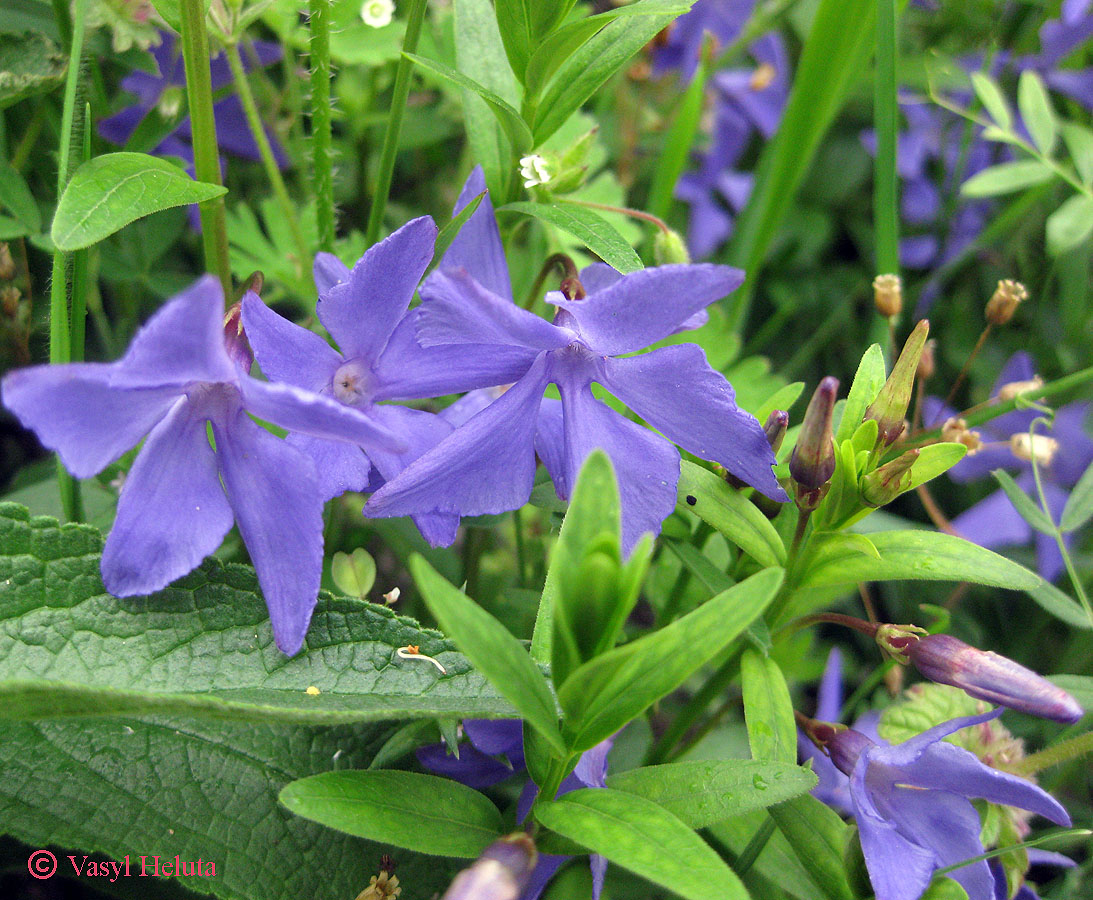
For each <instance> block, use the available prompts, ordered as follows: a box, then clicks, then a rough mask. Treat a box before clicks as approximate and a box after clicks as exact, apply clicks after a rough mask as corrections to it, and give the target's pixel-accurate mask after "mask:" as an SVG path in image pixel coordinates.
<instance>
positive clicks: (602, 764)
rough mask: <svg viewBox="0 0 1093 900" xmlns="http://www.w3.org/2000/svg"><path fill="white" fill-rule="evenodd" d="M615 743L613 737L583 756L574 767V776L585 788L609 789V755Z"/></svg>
mask: <svg viewBox="0 0 1093 900" xmlns="http://www.w3.org/2000/svg"><path fill="white" fill-rule="evenodd" d="M614 743H615V738H614V736H612V737H609V738H607V739H606V740H603V741H600V742H599V743H598V744H596V746H595V747H592V748H590V749H588V750H585V752H584V753H582V754H581V758H580V759H578V760H577V765H576V766H574V767H573V774H574V775H576V776H577V780H578V781H579V782H580V783H581V784H582V785H583V786H584V787H594V788H602V787H607V782H606V780H605V779H606V778H607V755H608V754H609V753H610V752H611V747H612V746H614Z"/></svg>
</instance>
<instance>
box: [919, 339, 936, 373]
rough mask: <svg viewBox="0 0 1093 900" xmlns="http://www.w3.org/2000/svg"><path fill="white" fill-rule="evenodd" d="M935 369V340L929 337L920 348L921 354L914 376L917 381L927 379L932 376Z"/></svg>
mask: <svg viewBox="0 0 1093 900" xmlns="http://www.w3.org/2000/svg"><path fill="white" fill-rule="evenodd" d="M936 370H937V341H935V340H934V339H933V338H930V340H928V341H927V342H926V344H925V345H924V346H923V348H922V356H920V357H919V358H918V369H917V370H916V371H915V378H917V379H918V380H919V381H927V380H929V379H931V378H933V377H934V372H935V371H936Z"/></svg>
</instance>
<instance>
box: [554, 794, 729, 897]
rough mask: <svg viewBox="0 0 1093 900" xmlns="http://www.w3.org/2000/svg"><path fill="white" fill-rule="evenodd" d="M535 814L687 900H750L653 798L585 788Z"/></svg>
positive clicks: (707, 850)
mask: <svg viewBox="0 0 1093 900" xmlns="http://www.w3.org/2000/svg"><path fill="white" fill-rule="evenodd" d="M535 810H536V812H535V815H536V817H537V818H538V819H539V821H540V822H542V823H543V825H545V826H546V827H547V828H550V829H551V830H552V831H556V832H558V834H560V835H562V836H564V837H567V838H569V839H570V840H572V841H576V842H577V843H578V844H582V845H583V846H585V847H587V848H588V849H589V850H591V851H592V852H593V853H599V854H600V855H601V856H606V857H607V858H608V859H609V860H611V862H613V863H616V864H617V865H620V866H622V867H623V868H624V869H628V870H630V871H631V872H634V873H635V874H637V875H640V876H641V877H642V878H645V879H646V880H648V881H651V882H653V883H654V884H658V885H660V886H661V887H665V888H667V889H668V890H670V891H671V892H672V893H674V894H678V895H679V896H680V897H685V898H687V900H748V892H747V891H746V890H745V889H744V886H743V885H742V884H741V883H740V879H739V878H737V877H736V874H735V873H734V872H733V871H732V869H730V868H729V867H728V866H727V865H725V863H724V861H723V860H722V859H721V857H720V856H718V855H717V854H716V853H714V851H713V850H711V849H710V847H709V846H708V845H707V844H706V843H705V842H704V841H703V840H702V839H701V838H700V837H699V836H698V835H697V834H695V833H694V832H693V831H692V830H691V829H690V828H688V827H687V826H686V825H684V824H683V823H682V822H681V821H680V820H679V819H677V818H676V817H675V816H673V815H672V814H671V813H670V812H668V811H667V810H666V809H664V808H663V807H660V806H658V805H657V804H656V803H653V802H652V801H650V800H646V799H644V798H642V797H639V796H636V795H634V794H628V793H624V792H622V791H615V790H612V789H611V788H582V789H580V790H576V791H572V792H571V793H568V794H566V795H564V796H563V797H560V798H559V799H557V800H555V801H554V802H553V803H541V804H539V805H537V806H536V807H535Z"/></svg>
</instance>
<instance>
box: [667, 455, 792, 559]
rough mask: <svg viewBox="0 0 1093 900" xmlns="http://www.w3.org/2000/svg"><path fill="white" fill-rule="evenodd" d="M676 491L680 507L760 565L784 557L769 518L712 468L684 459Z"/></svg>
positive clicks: (782, 546) (779, 540)
mask: <svg viewBox="0 0 1093 900" xmlns="http://www.w3.org/2000/svg"><path fill="white" fill-rule="evenodd" d="M678 494H679V500H678V508H679V509H689V510H690V511H691V512H693V513H694V514H695V515H697V516H698V517H699V518H700V519H702V521H703V522H705V523H706V524H707V525H709V526H711V527H712V528H716V529H717V530H718V531H720V532H721V533H722V534H723V535H724V536H725V537H726V538H727V539H728V540H730V541H731V542H732V543H734V544H736V546H738V547H739V548H740V549H741V550H743V551H744V552H745V553H747V554H748V555H749V556H751V557H752V558H753V559H754V560H755V561H756V562H758V563H759V564H760V565H762V566H779V565H782V564H783V563H784V562H785V561H786V548H785V545H784V544H783V543H782V538H781V537H780V536H779V534H778V531H777V530H776V529H775V527H774V526H773V525H772V524H771V522H770V520H769V519H768V518H767V517H766V516H764V515H763V514H762V513H761V512H760V511H759V509H758V507H756V506H755V504H753V503H752V502H751V501H749V500H747V499H746V498H745V497H744V496H743V495H742V494H741V493H740V492H739V491H737V490H735V489H734V488H732V487H730V486H729V485H728V484H726V483H725V481H724V480H723V479H721V478H718V477H717V476H716V475H715V474H714V473H713V472H711V471H709V470H708V469H704V468H702V466H699V465H696V464H694V463H691V462H687V461H686V460H684V461H683V462H682V463H681V464H680V470H679V486H678ZM692 499H693V502H692Z"/></svg>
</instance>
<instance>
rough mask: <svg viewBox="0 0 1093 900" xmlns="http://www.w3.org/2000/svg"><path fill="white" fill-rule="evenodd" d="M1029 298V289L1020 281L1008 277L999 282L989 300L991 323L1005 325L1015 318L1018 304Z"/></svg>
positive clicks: (988, 310) (988, 311) (987, 314)
mask: <svg viewBox="0 0 1093 900" xmlns="http://www.w3.org/2000/svg"><path fill="white" fill-rule="evenodd" d="M1027 299H1028V291H1026V290H1025V286H1024V285H1023V284H1021V282H1019V281H1012V280H1011V279H1009V278H1006V279H1004V280H1002V281H999V282H998V287H996V288H995V289H994V294H992V295H991V298H990V300H988V301H987V309H986V313H985V314H986V318H987V322H988V323H990V324H991V325H1005V324H1006V323H1007V322H1009V320H1010V319H1012V318H1013V314H1014V313H1015V312H1016V311H1017V306H1018V304H1020V303H1021V302H1022V301H1024V300H1027Z"/></svg>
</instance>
